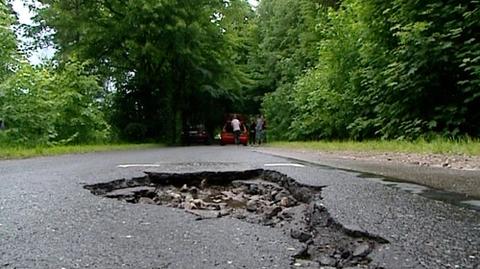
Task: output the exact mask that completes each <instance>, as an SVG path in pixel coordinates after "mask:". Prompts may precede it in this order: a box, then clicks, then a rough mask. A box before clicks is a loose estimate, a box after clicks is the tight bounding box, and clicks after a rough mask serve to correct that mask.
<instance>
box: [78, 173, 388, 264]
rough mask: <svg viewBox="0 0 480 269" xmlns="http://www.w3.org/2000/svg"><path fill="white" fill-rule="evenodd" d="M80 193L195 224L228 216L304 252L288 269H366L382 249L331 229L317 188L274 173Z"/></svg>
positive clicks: (131, 183)
mask: <svg viewBox="0 0 480 269" xmlns="http://www.w3.org/2000/svg"><path fill="white" fill-rule="evenodd" d="M85 188H87V189H89V190H90V191H91V192H92V193H94V194H96V195H102V196H104V197H108V198H115V199H119V200H124V201H126V202H129V203H140V204H152V205H162V206H168V207H174V208H179V209H183V210H185V211H186V212H189V213H191V214H194V215H196V216H197V219H198V220H202V219H214V218H221V217H225V216H228V217H233V218H237V219H241V220H244V221H248V222H250V223H257V224H262V225H266V226H270V227H274V228H279V229H282V230H283V231H284V232H285V233H287V234H288V235H289V236H290V237H292V238H294V239H296V240H299V241H300V242H302V243H304V246H305V247H304V249H302V250H301V251H299V252H298V253H297V254H295V255H294V257H293V259H292V266H294V267H300V268H302V267H303V268H305V267H308V268H319V267H325V268H328V267H330V268H347V267H351V266H356V268H372V267H370V265H369V263H370V259H369V258H368V255H369V254H370V253H371V252H372V251H373V250H374V249H375V248H376V247H377V246H378V245H379V244H382V243H387V241H386V240H384V239H381V238H376V237H374V236H371V235H368V234H364V233H361V232H358V231H350V230H348V229H345V228H344V227H342V226H341V225H339V224H338V223H336V222H335V221H334V220H333V219H332V218H331V217H330V215H329V214H328V212H327V210H326V209H325V208H324V207H323V206H322V205H321V204H320V201H321V189H322V187H321V186H320V187H315V186H306V185H303V184H300V183H298V182H297V181H295V180H293V179H292V178H290V177H288V176H286V175H284V174H281V173H278V172H276V171H268V170H262V169H258V170H248V171H242V172H200V173H186V174H168V173H147V176H146V177H141V178H134V179H132V180H124V179H123V180H116V181H112V182H109V183H100V184H95V185H89V186H85Z"/></svg>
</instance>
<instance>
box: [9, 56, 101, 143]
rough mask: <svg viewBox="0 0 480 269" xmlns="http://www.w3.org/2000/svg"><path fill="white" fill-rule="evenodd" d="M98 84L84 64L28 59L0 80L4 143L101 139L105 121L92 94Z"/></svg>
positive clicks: (94, 92)
mask: <svg viewBox="0 0 480 269" xmlns="http://www.w3.org/2000/svg"><path fill="white" fill-rule="evenodd" d="M100 91H101V88H100V87H99V84H98V81H97V78H96V77H94V76H91V75H88V74H86V73H85V71H84V66H83V65H80V64H78V63H74V62H73V63H68V64H66V65H65V66H63V67H62V68H60V69H58V70H53V69H48V68H41V67H38V68H35V67H32V66H30V65H27V64H23V65H21V66H20V67H19V70H18V71H17V72H16V73H15V74H14V75H12V76H10V77H9V78H8V79H6V80H5V81H4V82H3V83H1V84H0V115H3V117H4V121H5V125H6V126H7V129H6V130H5V131H3V132H2V139H3V141H2V142H3V143H4V144H5V143H8V144H10V145H11V144H15V145H36V144H43V145H52V144H79V143H91V142H100V141H105V140H107V139H108V137H109V126H108V124H107V123H106V122H105V120H104V118H103V115H102V112H101V103H99V100H98V99H97V98H98V96H99V93H100Z"/></svg>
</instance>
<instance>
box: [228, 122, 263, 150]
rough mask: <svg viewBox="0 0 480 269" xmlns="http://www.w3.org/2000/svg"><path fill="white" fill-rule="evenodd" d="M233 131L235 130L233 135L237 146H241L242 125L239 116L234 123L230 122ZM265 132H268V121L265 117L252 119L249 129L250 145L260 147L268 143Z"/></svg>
mask: <svg viewBox="0 0 480 269" xmlns="http://www.w3.org/2000/svg"><path fill="white" fill-rule="evenodd" d="M230 124H231V126H232V129H233V134H234V137H235V144H236V145H238V144H240V134H241V133H242V127H243V125H242V123H241V122H240V120H239V119H238V117H237V115H234V117H233V119H232V121H231V122H230ZM265 130H266V121H265V118H264V117H263V115H259V116H258V117H257V118H256V119H255V118H254V119H252V122H251V124H250V127H249V132H250V135H249V141H248V143H249V144H250V145H255V144H257V145H260V144H262V143H266V142H267V138H266V135H265Z"/></svg>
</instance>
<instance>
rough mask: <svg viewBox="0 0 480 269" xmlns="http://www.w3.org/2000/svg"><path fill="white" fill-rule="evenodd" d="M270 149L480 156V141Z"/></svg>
mask: <svg viewBox="0 0 480 269" xmlns="http://www.w3.org/2000/svg"><path fill="white" fill-rule="evenodd" d="M267 145H268V146H270V147H279V148H288V149H309V150H319V151H358V152H360V151H361V152H401V153H421V154H446V155H469V156H480V140H472V139H469V140H459V141H455V140H447V139H436V140H433V141H425V140H417V141H412V142H409V141H383V140H371V141H363V142H356V141H311V142H272V143H269V144H267Z"/></svg>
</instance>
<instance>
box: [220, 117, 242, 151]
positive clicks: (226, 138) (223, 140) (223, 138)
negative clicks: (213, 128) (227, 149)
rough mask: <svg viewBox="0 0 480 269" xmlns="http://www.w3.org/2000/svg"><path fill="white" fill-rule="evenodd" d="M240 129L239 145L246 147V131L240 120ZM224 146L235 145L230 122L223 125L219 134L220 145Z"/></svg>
mask: <svg viewBox="0 0 480 269" xmlns="http://www.w3.org/2000/svg"><path fill="white" fill-rule="evenodd" d="M240 128H241V133H240V144H242V145H244V146H246V145H248V130H247V127H246V126H245V124H244V123H243V121H242V120H240ZM226 144H235V136H234V134H233V127H232V124H231V122H230V120H229V121H227V122H226V123H225V125H224V126H223V130H222V132H221V133H220V145H222V146H223V145H226Z"/></svg>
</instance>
